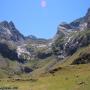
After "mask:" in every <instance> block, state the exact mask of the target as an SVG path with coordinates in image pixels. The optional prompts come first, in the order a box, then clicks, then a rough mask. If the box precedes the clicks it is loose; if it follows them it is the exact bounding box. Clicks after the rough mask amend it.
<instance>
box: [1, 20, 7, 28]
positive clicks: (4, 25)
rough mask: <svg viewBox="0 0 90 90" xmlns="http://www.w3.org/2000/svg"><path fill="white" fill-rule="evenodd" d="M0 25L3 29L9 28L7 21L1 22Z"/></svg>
mask: <svg viewBox="0 0 90 90" xmlns="http://www.w3.org/2000/svg"><path fill="white" fill-rule="evenodd" d="M0 25H1V26H3V27H5V28H9V23H8V21H6V20H5V21H2V22H1V23H0Z"/></svg>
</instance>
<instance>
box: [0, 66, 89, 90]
mask: <svg viewBox="0 0 90 90" xmlns="http://www.w3.org/2000/svg"><path fill="white" fill-rule="evenodd" d="M26 78H27V77H24V78H22V79H21V80H18V79H17V80H12V79H1V80H0V88H4V87H10V88H17V89H11V90H90V64H82V65H70V66H66V67H63V68H62V69H60V70H58V71H56V72H55V73H54V74H53V75H52V74H50V73H47V74H46V75H43V74H42V75H41V76H40V77H39V78H38V79H37V80H32V79H30V80H29V78H28V80H25V79H26ZM2 90H3V89H2ZM5 90H6V89H5ZM7 90H8V89H7ZM9 90H10V89H9Z"/></svg>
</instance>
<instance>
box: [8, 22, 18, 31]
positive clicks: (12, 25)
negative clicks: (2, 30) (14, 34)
mask: <svg viewBox="0 0 90 90" xmlns="http://www.w3.org/2000/svg"><path fill="white" fill-rule="evenodd" d="M9 25H10V28H11V29H16V28H15V25H14V23H13V22H12V21H10V22H9Z"/></svg>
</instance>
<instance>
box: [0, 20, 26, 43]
mask: <svg viewBox="0 0 90 90" xmlns="http://www.w3.org/2000/svg"><path fill="white" fill-rule="evenodd" d="M0 39H5V40H9V41H14V42H17V41H23V40H24V39H25V38H24V36H23V35H22V34H21V33H20V32H19V31H18V30H17V29H16V27H15V25H14V23H13V22H12V21H10V22H7V21H3V22H1V23H0Z"/></svg>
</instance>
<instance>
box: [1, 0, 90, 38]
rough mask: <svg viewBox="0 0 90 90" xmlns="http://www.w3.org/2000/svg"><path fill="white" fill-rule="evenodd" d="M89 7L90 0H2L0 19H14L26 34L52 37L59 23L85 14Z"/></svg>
mask: <svg viewBox="0 0 90 90" xmlns="http://www.w3.org/2000/svg"><path fill="white" fill-rule="evenodd" d="M43 1H45V2H46V4H44V5H41V2H43ZM89 7H90V0H0V21H3V20H7V21H11V20H12V21H13V22H14V23H15V25H16V27H17V28H18V29H19V31H20V32H21V33H23V34H24V35H25V36H27V35H31V34H33V35H35V36H37V37H41V38H51V37H53V36H54V35H55V33H56V31H57V26H58V24H60V23H61V22H63V21H65V22H71V21H73V20H75V19H77V18H79V17H82V16H84V15H85V13H86V11H87V9H88V8H89Z"/></svg>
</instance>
